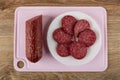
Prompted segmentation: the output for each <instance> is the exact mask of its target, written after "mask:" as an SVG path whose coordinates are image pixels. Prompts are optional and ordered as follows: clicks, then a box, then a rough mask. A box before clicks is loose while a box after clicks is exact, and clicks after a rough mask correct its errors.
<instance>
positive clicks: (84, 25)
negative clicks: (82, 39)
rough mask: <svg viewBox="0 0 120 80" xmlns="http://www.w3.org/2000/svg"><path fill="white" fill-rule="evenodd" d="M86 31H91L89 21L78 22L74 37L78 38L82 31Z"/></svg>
mask: <svg viewBox="0 0 120 80" xmlns="http://www.w3.org/2000/svg"><path fill="white" fill-rule="evenodd" d="M85 29H90V24H89V22H88V21H87V20H84V19H82V20H78V21H77V22H76V24H75V26H74V35H75V37H77V36H78V34H79V33H80V32H82V31H84V30H85Z"/></svg>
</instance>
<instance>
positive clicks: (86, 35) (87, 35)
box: [78, 29, 96, 47]
mask: <svg viewBox="0 0 120 80" xmlns="http://www.w3.org/2000/svg"><path fill="white" fill-rule="evenodd" d="M78 41H79V42H83V43H85V44H86V46H87V47H89V46H91V45H93V44H94V43H95V41H96V34H95V32H94V31H93V30H90V29H87V30H84V31H83V32H81V33H80V34H79V37H78Z"/></svg>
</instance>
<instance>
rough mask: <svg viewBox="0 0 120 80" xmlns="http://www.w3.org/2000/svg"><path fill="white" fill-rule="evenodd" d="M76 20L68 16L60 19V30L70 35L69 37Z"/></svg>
mask: <svg viewBox="0 0 120 80" xmlns="http://www.w3.org/2000/svg"><path fill="white" fill-rule="evenodd" d="M76 21H77V20H76V19H75V18H74V17H73V16H70V15H66V16H64V17H63V18H62V28H63V30H64V31H65V32H66V33H68V34H70V35H73V34H74V33H73V27H74V25H75V23H76Z"/></svg>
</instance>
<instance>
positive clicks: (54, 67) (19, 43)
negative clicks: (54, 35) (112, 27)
mask: <svg viewBox="0 0 120 80" xmlns="http://www.w3.org/2000/svg"><path fill="white" fill-rule="evenodd" d="M69 11H80V12H83V13H85V14H87V15H89V16H91V17H92V18H94V19H95V20H96V22H97V23H98V25H99V26H100V29H101V31H102V32H101V33H102V46H101V49H100V51H99V53H98V55H97V56H96V57H95V58H94V59H93V60H92V61H91V62H89V63H87V64H84V65H81V66H67V65H64V64H61V63H60V62H58V61H56V60H55V59H54V58H53V57H52V55H51V54H50V52H49V50H48V48H47V41H46V36H47V35H46V34H47V29H48V27H49V24H50V22H51V21H52V20H53V19H54V18H55V17H56V16H58V15H59V14H62V13H64V12H69ZM41 14H42V15H43V41H44V42H43V57H42V59H41V60H40V61H38V62H37V63H31V62H29V61H28V60H27V58H26V54H25V21H26V20H28V19H30V18H32V17H35V16H37V15H41ZM18 61H23V62H24V67H23V68H18V67H17V63H18ZM107 65H108V61H107V13H106V10H105V9H104V8H103V7H50V6H47V7H19V8H17V9H16V11H15V25H14V68H15V69H16V70H17V71H28V72H46V71H47V72H61V71H62V72H72V71H75V72H96V71H104V70H105V69H106V68H107Z"/></svg>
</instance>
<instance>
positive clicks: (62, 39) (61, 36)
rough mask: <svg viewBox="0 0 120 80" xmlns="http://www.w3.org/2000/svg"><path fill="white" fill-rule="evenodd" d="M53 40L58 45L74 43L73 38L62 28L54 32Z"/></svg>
mask: <svg viewBox="0 0 120 80" xmlns="http://www.w3.org/2000/svg"><path fill="white" fill-rule="evenodd" d="M53 38H54V40H55V41H56V42H58V43H61V44H62V43H69V42H71V41H72V36H71V35H69V34H67V33H65V32H64V31H63V30H62V29H61V28H58V29H56V30H55V31H54V32H53Z"/></svg>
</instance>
